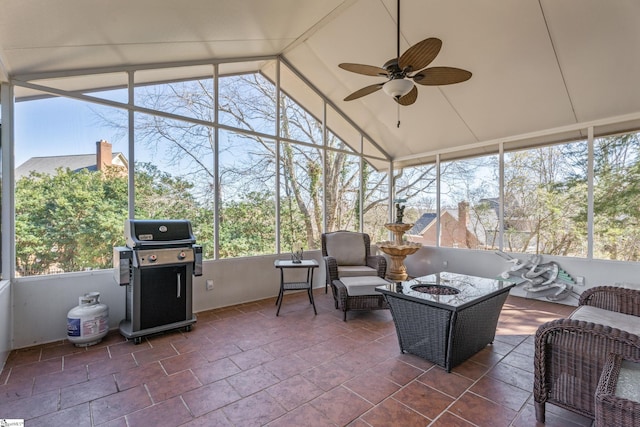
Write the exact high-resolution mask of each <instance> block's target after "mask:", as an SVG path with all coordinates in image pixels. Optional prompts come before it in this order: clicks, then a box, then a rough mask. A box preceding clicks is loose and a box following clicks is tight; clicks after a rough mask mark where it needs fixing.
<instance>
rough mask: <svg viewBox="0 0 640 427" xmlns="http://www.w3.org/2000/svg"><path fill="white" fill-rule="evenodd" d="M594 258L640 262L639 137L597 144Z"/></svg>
mask: <svg viewBox="0 0 640 427" xmlns="http://www.w3.org/2000/svg"><path fill="white" fill-rule="evenodd" d="M594 169H595V178H594V223H593V229H594V231H593V234H594V236H593V244H594V250H593V255H594V257H595V258H604V259H612V260H619V261H639V260H640V139H639V138H638V133H628V134H623V135H616V136H611V137H606V138H598V139H596V140H595V143H594Z"/></svg>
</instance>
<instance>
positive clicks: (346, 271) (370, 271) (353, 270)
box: [338, 265, 378, 277]
mask: <svg viewBox="0 0 640 427" xmlns="http://www.w3.org/2000/svg"><path fill="white" fill-rule="evenodd" d="M377 275H378V270H376V269H375V268H371V267H367V266H366V265H339V266H338V277H354V276H377Z"/></svg>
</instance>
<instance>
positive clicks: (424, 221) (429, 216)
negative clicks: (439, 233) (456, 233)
mask: <svg viewBox="0 0 640 427" xmlns="http://www.w3.org/2000/svg"><path fill="white" fill-rule="evenodd" d="M437 217H438V215H436V214H435V213H432V212H429V213H423V214H422V215H421V216H420V218H418V220H417V221H416V222H415V223H414V224H413V227H411V228H410V229H409V230H407V233H406V234H411V235H414V236H418V235H422V233H424V230H425V229H426V228H427V227H428V226H429V225H430V224H431V223H433V221H435V220H436V218H437Z"/></svg>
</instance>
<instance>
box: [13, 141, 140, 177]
mask: <svg viewBox="0 0 640 427" xmlns="http://www.w3.org/2000/svg"><path fill="white" fill-rule="evenodd" d="M112 148H113V147H112V145H111V143H110V142H108V141H105V140H104V139H101V140H100V141H96V152H95V154H73V155H61V156H43V157H32V158H30V159H29V160H27V161H26V162H24V163H23V164H21V165H20V166H18V167H17V168H16V172H15V177H16V180H19V179H20V178H24V177H26V176H29V174H30V173H31V172H37V173H44V174H49V175H55V173H56V170H58V169H59V168H63V169H64V168H69V169H70V170H72V171H74V172H79V171H81V170H88V171H90V172H93V171H103V170H105V169H106V168H108V167H110V166H118V167H121V168H122V173H124V174H126V173H127V171H128V170H129V162H128V161H127V159H126V158H125V157H124V154H122V153H120V152H116V153H114V152H113V151H112Z"/></svg>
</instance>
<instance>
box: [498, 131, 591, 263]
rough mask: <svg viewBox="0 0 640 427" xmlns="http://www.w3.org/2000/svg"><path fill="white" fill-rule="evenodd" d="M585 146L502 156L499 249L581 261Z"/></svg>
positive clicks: (583, 251) (584, 244) (584, 251)
mask: <svg viewBox="0 0 640 427" xmlns="http://www.w3.org/2000/svg"><path fill="white" fill-rule="evenodd" d="M586 160H587V144H586V142H574V143H568V144H561V145H554V146H549V147H542V148H533V149H528V150H522V151H514V152H509V153H505V166H504V170H505V172H504V174H505V179H504V240H505V241H504V248H505V249H506V250H508V251H511V252H523V253H531V254H548V255H565V256H586V254H587V227H586V212H587V185H586V177H587V175H586V164H587V162H586Z"/></svg>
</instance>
